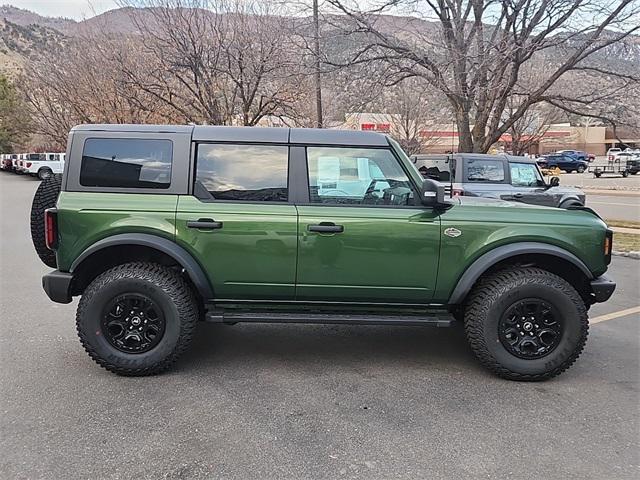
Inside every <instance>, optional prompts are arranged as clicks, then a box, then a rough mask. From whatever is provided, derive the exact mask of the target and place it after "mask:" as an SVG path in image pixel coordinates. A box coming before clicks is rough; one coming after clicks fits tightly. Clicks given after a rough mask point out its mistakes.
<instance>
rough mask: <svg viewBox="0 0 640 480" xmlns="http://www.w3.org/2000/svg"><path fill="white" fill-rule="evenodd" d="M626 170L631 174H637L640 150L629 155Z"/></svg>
mask: <svg viewBox="0 0 640 480" xmlns="http://www.w3.org/2000/svg"><path fill="white" fill-rule="evenodd" d="M627 171H628V172H629V173H630V174H631V175H637V174H638V172H640V152H638V153H633V154H632V155H630V156H629V158H628V159H627Z"/></svg>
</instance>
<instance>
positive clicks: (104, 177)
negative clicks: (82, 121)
mask: <svg viewBox="0 0 640 480" xmlns="http://www.w3.org/2000/svg"><path fill="white" fill-rule="evenodd" d="M172 162H173V144H172V142H171V140H162V139H138V138H88V139H87V140H86V141H85V143H84V150H83V152H82V166H81V168H80V185H83V186H85V187H124V188H153V189H165V188H169V186H170V184H171V166H172Z"/></svg>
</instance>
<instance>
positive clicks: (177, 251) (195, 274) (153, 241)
mask: <svg viewBox="0 0 640 480" xmlns="http://www.w3.org/2000/svg"><path fill="white" fill-rule="evenodd" d="M116 245H141V246H144V247H150V248H153V249H156V250H158V251H160V252H162V253H165V254H166V255H169V256H170V257H171V258H173V259H174V260H175V261H176V262H177V263H178V264H180V265H181V266H182V268H184V269H185V271H186V272H187V274H188V275H189V278H191V281H192V282H193V284H194V285H195V287H196V288H197V289H198V292H199V293H200V295H201V296H202V298H204V299H205V301H206V300H208V299H211V298H213V289H212V288H211V283H210V282H209V279H208V278H207V276H206V274H205V273H204V270H203V269H202V267H201V266H200V264H199V263H198V262H197V261H196V259H195V258H193V256H192V255H191V254H190V253H189V252H187V251H186V250H185V249H184V248H182V247H181V246H180V245H178V244H177V243H175V242H173V241H171V240H169V239H167V238H164V237H160V236H158V235H151V234H147V233H122V234H118V235H112V236H110V237H106V238H103V239H102V240H98V241H97V242H96V243H94V244H93V245H91V246H90V247H88V248H87V249H86V250H84V251H83V252H82V253H81V254H80V255H79V256H78V258H76V259H75V260H74V261H73V263H72V264H71V268H69V272H70V273H73V272H74V271H75V270H76V269H77V268H78V267H79V266H80V265H81V264H82V262H83V261H84V260H86V259H87V258H89V257H90V256H91V255H93V254H94V253H96V252H98V251H100V250H103V249H105V248H108V247H113V246H116Z"/></svg>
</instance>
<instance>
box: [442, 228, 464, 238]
mask: <svg viewBox="0 0 640 480" xmlns="http://www.w3.org/2000/svg"><path fill="white" fill-rule="evenodd" d="M444 234H445V235H446V236H447V237H451V238H456V237H459V236H460V235H462V232H461V231H460V230H458V229H457V228H453V227H450V228H447V229H446V230H445V231H444Z"/></svg>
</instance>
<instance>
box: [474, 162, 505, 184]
mask: <svg viewBox="0 0 640 480" xmlns="http://www.w3.org/2000/svg"><path fill="white" fill-rule="evenodd" d="M465 176H466V178H465V181H467V182H472V183H473V182H477V183H504V178H505V175H504V162H503V161H502V160H490V159H484V158H483V159H474V158H471V159H468V160H467V161H465Z"/></svg>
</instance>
